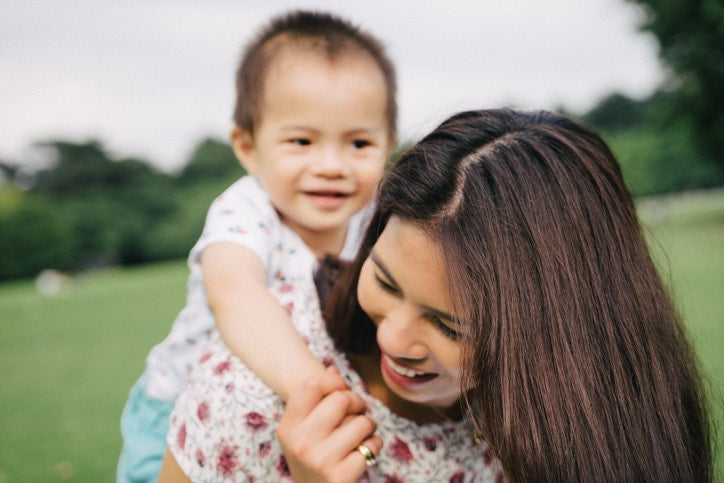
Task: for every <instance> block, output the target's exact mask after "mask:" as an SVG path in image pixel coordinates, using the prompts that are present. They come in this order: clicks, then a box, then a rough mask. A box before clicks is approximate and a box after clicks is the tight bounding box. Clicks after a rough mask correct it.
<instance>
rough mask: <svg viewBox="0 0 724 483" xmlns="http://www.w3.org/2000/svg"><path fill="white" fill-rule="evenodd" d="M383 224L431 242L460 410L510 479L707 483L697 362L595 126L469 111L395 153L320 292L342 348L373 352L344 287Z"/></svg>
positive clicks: (350, 286) (539, 115) (370, 329)
mask: <svg viewBox="0 0 724 483" xmlns="http://www.w3.org/2000/svg"><path fill="white" fill-rule="evenodd" d="M391 215H395V216H398V217H400V218H402V219H404V220H406V221H409V222H413V223H416V224H417V225H419V226H420V227H422V228H423V229H424V230H426V231H427V232H428V233H429V234H430V236H432V237H434V238H435V239H437V240H439V242H440V243H441V245H442V248H443V253H444V257H445V263H446V267H447V271H448V280H449V284H450V293H451V298H452V300H453V305H454V307H453V308H454V313H455V314H456V317H457V319H458V321H459V323H460V330H461V331H462V333H463V336H462V337H461V345H462V349H463V361H464V363H463V370H464V387H467V388H470V387H472V388H473V389H472V390H469V391H466V392H465V396H464V400H463V401H462V402H463V404H464V405H465V406H466V407H467V408H468V410H469V412H470V414H471V416H472V419H473V421H474V424H475V426H476V431H478V432H479V433H480V434H482V436H483V437H484V438H485V439H486V441H487V442H488V443H489V444H490V446H491V447H492V448H493V450H494V451H495V452H496V454H497V456H498V457H499V458H500V460H501V462H502V463H503V467H504V469H505V473H506V476H507V477H508V478H509V479H510V480H512V481H632V482H633V481H636V482H639V481H710V480H711V478H712V456H711V442H710V433H709V423H708V419H707V410H706V402H705V397H704V391H703V388H702V383H701V375H700V373H699V369H698V364H697V362H696V359H695V357H694V355H693V351H692V349H691V347H690V345H689V343H688V341H687V337H686V334H685V331H684V328H683V325H682V323H681V320H680V319H679V316H678V315H677V312H676V310H675V308H674V307H673V304H672V302H671V300H670V299H669V296H668V295H667V293H666V291H665V289H664V288H663V284H662V282H661V280H660V277H659V275H658V273H657V271H656V269H655V267H654V264H653V263H652V260H651V258H650V256H649V252H648V248H647V245H646V242H645V240H644V238H643V235H642V232H641V229H640V226H639V222H638V220H637V217H636V213H635V210H634V205H633V202H632V199H631V196H630V195H629V193H628V191H627V189H626V186H625V184H624V181H623V178H622V176H621V172H620V169H619V166H618V163H617V162H616V160H615V159H614V157H613V155H612V154H611V152H610V150H609V149H608V147H607V146H606V144H605V143H604V142H603V140H602V139H601V138H600V137H599V136H598V135H597V134H596V133H594V132H593V131H591V130H590V129H588V128H587V127H585V126H583V125H581V124H579V123H576V122H574V121H571V120H569V119H567V118H565V117H562V116H558V115H554V114H551V113H547V112H535V113H521V112H516V111H510V110H486V111H474V112H465V113H461V114H458V115H456V116H453V117H452V118H450V119H448V120H447V121H445V122H444V123H443V124H442V125H441V126H439V127H438V128H437V129H436V130H435V131H433V132H432V133H431V134H430V135H428V136H427V137H426V138H425V139H423V140H422V141H421V142H420V143H418V144H417V145H416V146H414V147H413V148H412V149H411V150H410V151H408V152H407V153H406V154H405V155H404V156H403V157H402V158H401V159H400V160H399V161H398V162H397V163H396V164H395V166H394V167H393V168H392V169H391V171H390V173H389V174H388V175H387V176H386V178H385V180H384V181H383V184H382V185H381V188H380V192H379V196H378V199H377V209H376V212H375V215H374V218H373V220H372V224H371V226H370V229H369V230H368V232H367V234H366V237H365V239H364V241H363V244H362V249H361V251H360V254H359V256H358V258H357V259H356V260H355V262H354V263H353V264H352V265H351V266H350V267H349V268H348V269H346V270H342V271H341V273H340V274H339V277H338V279H337V283H336V284H335V285H334V287H333V288H332V293H331V295H330V296H329V297H328V303H327V304H326V306H325V318H326V320H328V325H329V330H330V333H331V334H332V336H333V338H334V339H335V341H336V343H337V345H338V347H339V348H340V349H341V350H344V351H348V352H368V351H369V350H371V349H372V348H373V347H374V345H375V338H374V325H372V324H371V323H370V321H369V320H368V319H367V318H366V316H365V315H364V313H363V312H362V311H361V310H360V308H359V306H358V305H357V302H356V297H355V296H354V294H355V293H356V283H357V278H358V276H359V271H360V268H361V265H362V263H363V261H364V259H365V258H366V256H367V255H368V254H369V252H370V250H371V248H372V246H373V245H374V243H375V241H376V240H377V238H378V236H379V234H380V232H381V231H382V229H383V228H384V226H385V224H386V222H387V220H388V219H389V217H390V216H391Z"/></svg>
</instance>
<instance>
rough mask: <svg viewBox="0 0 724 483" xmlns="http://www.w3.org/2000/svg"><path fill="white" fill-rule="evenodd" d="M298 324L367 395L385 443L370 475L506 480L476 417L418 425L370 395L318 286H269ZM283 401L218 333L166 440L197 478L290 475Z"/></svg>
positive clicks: (392, 479) (399, 479) (368, 477)
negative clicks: (481, 439)
mask: <svg viewBox="0 0 724 483" xmlns="http://www.w3.org/2000/svg"><path fill="white" fill-rule="evenodd" d="M270 290H271V292H272V294H274V295H275V296H276V297H277V299H278V300H279V302H280V303H281V305H282V306H283V307H287V309H288V310H289V311H290V314H291V317H292V322H293V324H294V326H295V327H296V329H297V330H298V331H299V332H300V333H301V334H302V336H303V337H304V339H305V340H306V341H307V342H308V344H309V346H310V349H311V350H312V352H313V353H314V354H315V355H316V356H317V357H318V358H319V359H320V360H322V361H323V362H324V363H325V365H330V364H334V365H335V366H336V367H337V368H338V369H339V371H340V373H341V374H342V376H343V377H344V379H345V380H346V382H347V384H348V385H349V386H350V388H351V389H352V390H353V391H355V392H356V393H358V394H360V396H361V397H362V398H363V399H364V400H365V401H366V403H367V407H368V413H369V415H370V417H371V418H372V419H373V420H374V421H375V422H376V423H377V434H378V435H379V436H380V437H381V438H382V440H383V442H384V446H383V449H382V451H381V454H380V455H379V456H378V457H377V460H378V465H377V466H374V467H371V468H369V469H368V470H367V474H366V475H365V478H364V479H365V480H367V481H387V482H418V481H419V482H421V481H435V482H437V481H445V482H447V481H450V482H463V481H466V482H467V481H475V482H479V481H502V480H503V474H502V470H501V466H500V463H499V461H498V460H497V459H496V458H495V457H494V456H493V454H492V452H491V451H490V450H489V448H488V446H487V444H485V443H477V442H475V440H474V439H473V437H472V435H471V431H470V428H471V426H470V422H469V421H465V420H464V421H461V422H446V423H439V424H426V425H420V424H417V423H414V422H412V421H410V420H407V419H404V418H402V417H399V416H397V415H395V414H393V413H392V412H390V410H389V409H388V408H387V407H386V406H384V405H383V404H382V403H381V402H380V401H379V400H377V399H375V398H374V397H372V396H371V395H370V394H369V393H368V392H367V390H366V388H365V385H364V383H363V381H362V380H361V378H360V377H359V375H358V374H357V373H356V372H355V371H354V369H353V368H352V367H351V365H350V364H349V362H348V360H347V359H346V357H345V356H344V355H343V354H341V353H339V352H337V351H336V350H335V349H334V347H333V343H332V340H331V339H330V337H329V335H328V334H327V332H326V330H325V328H324V323H323V321H322V317H321V314H320V310H319V302H318V299H317V296H316V292H315V290H314V287H313V286H312V285H311V284H308V283H306V282H302V283H301V284H300V285H297V286H295V287H292V289H291V290H289V287H283V286H282V285H281V284H273V286H272V287H270ZM283 411H284V403H283V402H282V400H281V399H280V398H279V397H278V396H277V395H276V394H275V393H274V392H272V390H271V389H270V388H269V387H267V386H266V385H265V384H264V383H263V382H262V381H261V380H260V379H259V378H258V377H256V375H255V374H253V373H252V372H251V371H250V370H249V369H248V368H247V367H246V366H245V365H244V364H243V363H242V362H241V361H240V360H239V359H238V358H236V357H235V356H234V355H233V354H232V353H231V352H230V351H229V350H228V349H227V348H226V347H225V346H224V345H223V342H221V340H220V338H218V337H216V338H214V339H213V340H212V341H211V342H210V344H209V345H208V346H207V347H206V348H205V349H204V350H203V351H202V355H201V357H200V359H199V360H198V362H197V363H196V364H195V366H194V367H193V369H192V371H191V374H190V380H189V384H188V386H186V388H185V389H184V391H183V392H182V393H181V395H180V396H179V398H178V399H177V401H176V407H175V409H174V411H173V413H172V414H171V426H170V430H169V433H168V438H167V442H168V445H169V448H170V449H171V451H172V453H173V455H174V457H175V458H176V460H177V461H178V463H179V465H180V466H181V468H182V470H183V471H184V472H185V473H186V474H187V475H188V476H189V477H190V478H191V479H192V480H193V481H265V482H266V481H291V477H290V475H289V471H288V468H287V464H286V460H285V458H284V455H283V453H282V450H281V446H280V444H279V442H278V440H277V438H276V435H275V430H276V427H277V424H278V422H279V419H280V417H281V414H282V413H283Z"/></svg>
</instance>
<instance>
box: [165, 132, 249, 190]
mask: <svg viewBox="0 0 724 483" xmlns="http://www.w3.org/2000/svg"><path fill="white" fill-rule="evenodd" d="M245 173H246V171H245V170H244V168H243V167H241V165H240V164H239V161H238V160H237V159H236V156H235V155H234V152H233V151H232V150H231V146H229V145H228V144H227V143H224V142H221V141H219V140H217V139H213V138H206V139H204V140H202V141H201V142H200V143H199V144H198V145H197V146H196V148H195V149H194V151H193V153H192V154H191V157H190V158H189V161H188V163H187V164H186V166H185V167H184V169H183V170H182V171H181V173H180V174H179V179H180V180H181V181H182V182H183V183H185V184H190V183H195V182H203V181H209V180H219V179H237V178H240V177H241V176H243V175H244V174H245Z"/></svg>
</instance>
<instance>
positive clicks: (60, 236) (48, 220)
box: [0, 196, 75, 279]
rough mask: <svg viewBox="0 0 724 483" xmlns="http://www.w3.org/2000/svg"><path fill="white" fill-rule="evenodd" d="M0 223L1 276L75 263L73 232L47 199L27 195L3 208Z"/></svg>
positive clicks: (64, 266)
mask: <svg viewBox="0 0 724 483" xmlns="http://www.w3.org/2000/svg"><path fill="white" fill-rule="evenodd" d="M0 227H2V230H0V274H1V275H2V276H0V279H1V278H15V277H21V276H25V275H28V274H29V273H33V274H34V273H38V272H39V271H40V270H42V269H44V268H56V269H61V270H66V269H68V268H70V267H71V265H72V256H71V253H72V249H73V243H74V241H75V240H74V236H73V233H72V232H71V230H70V229H69V227H68V226H67V225H66V224H64V223H63V220H62V218H59V217H57V216H55V215H54V206H53V204H52V203H50V202H48V201H47V200H45V199H43V198H40V197H35V196H27V197H25V199H23V200H22V202H17V203H14V204H13V205H12V206H10V207H9V208H7V209H4V210H0Z"/></svg>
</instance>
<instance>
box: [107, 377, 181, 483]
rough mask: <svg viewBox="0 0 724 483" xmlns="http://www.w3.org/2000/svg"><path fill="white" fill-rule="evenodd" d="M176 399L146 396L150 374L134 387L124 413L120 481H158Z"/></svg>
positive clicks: (119, 466)
mask: <svg viewBox="0 0 724 483" xmlns="http://www.w3.org/2000/svg"><path fill="white" fill-rule="evenodd" d="M173 405H174V403H173V402H170V401H161V400H159V399H151V398H149V397H148V396H146V375H145V374H143V375H142V376H141V377H140V378H139V379H138V381H137V382H136V384H134V385H133V387H132V388H131V392H130V393H129V395H128V401H127V402H126V407H125V408H123V414H122V415H121V434H122V436H123V447H122V448H121V456H120V457H119V459H118V471H117V473H116V480H117V481H118V483H130V482H155V481H156V480H157V479H158V472H159V470H160V469H161V460H162V459H163V454H164V452H165V451H166V433H168V420H169V416H170V415H171V410H172V409H173Z"/></svg>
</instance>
